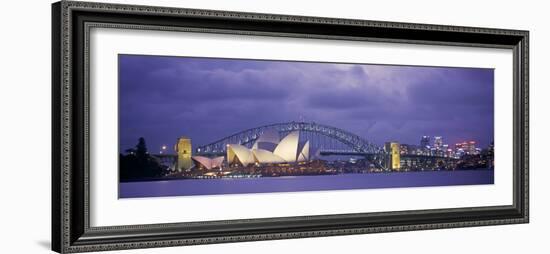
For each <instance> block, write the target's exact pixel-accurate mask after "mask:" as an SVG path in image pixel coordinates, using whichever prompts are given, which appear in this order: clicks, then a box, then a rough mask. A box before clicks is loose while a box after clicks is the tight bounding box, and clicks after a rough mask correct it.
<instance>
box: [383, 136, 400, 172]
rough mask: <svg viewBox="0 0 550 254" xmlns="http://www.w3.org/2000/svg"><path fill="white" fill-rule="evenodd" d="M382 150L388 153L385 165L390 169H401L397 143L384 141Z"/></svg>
mask: <svg viewBox="0 0 550 254" xmlns="http://www.w3.org/2000/svg"><path fill="white" fill-rule="evenodd" d="M384 150H386V153H388V158H387V160H386V161H387V165H386V166H387V167H388V168H389V169H391V170H396V171H399V170H401V157H400V155H399V143H397V142H386V145H385V146H384Z"/></svg>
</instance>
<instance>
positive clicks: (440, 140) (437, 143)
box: [434, 136, 443, 150]
mask: <svg viewBox="0 0 550 254" xmlns="http://www.w3.org/2000/svg"><path fill="white" fill-rule="evenodd" d="M434 147H435V149H436V150H440V149H441V148H443V138H442V137H441V136H436V137H434Z"/></svg>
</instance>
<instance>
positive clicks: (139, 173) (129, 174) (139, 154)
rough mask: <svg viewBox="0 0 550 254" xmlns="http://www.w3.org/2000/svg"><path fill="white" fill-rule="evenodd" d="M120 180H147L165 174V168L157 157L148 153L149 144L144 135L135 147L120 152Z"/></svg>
mask: <svg viewBox="0 0 550 254" xmlns="http://www.w3.org/2000/svg"><path fill="white" fill-rule="evenodd" d="M119 164H120V165H119V166H120V181H123V182H124V181H131V180H146V179H151V178H157V177H161V176H163V172H164V168H163V166H162V165H160V164H159V163H158V161H157V160H155V158H153V157H152V156H150V155H149V154H148V153H147V145H146V143H145V139H144V138H143V137H141V138H139V139H138V143H137V145H136V146H135V148H133V149H128V150H126V154H125V155H123V154H120V160H119Z"/></svg>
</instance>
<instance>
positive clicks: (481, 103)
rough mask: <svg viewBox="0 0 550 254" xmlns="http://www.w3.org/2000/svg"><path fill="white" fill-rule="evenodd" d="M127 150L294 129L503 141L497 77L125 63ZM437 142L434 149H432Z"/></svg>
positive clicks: (189, 61)
mask: <svg viewBox="0 0 550 254" xmlns="http://www.w3.org/2000/svg"><path fill="white" fill-rule="evenodd" d="M119 65H120V69H119V93H120V94H119V99H120V101H119V104H120V111H119V114H120V122H119V124H120V126H119V128H120V132H119V133H120V151H121V152H122V151H124V150H125V149H127V148H131V147H133V146H134V145H135V143H136V140H137V138H139V137H144V138H145V139H146V140H147V143H148V147H149V148H150V149H151V150H152V151H155V150H157V149H160V147H161V146H163V145H168V146H172V145H173V144H174V143H175V141H176V139H177V138H178V137H180V136H184V135H185V136H189V137H190V138H192V139H193V143H194V144H197V145H201V144H206V143H209V142H212V141H215V140H217V139H219V138H222V137H224V136H228V135H231V134H234V133H236V132H239V131H241V130H244V129H249V128H253V127H257V126H261V125H265V124H270V123H276V122H290V121H307V122H318V123H326V124H330V125H331V126H335V127H338V128H341V129H346V130H348V131H350V132H352V133H355V134H357V135H359V136H361V137H363V138H365V139H367V140H369V141H371V142H372V143H375V144H377V145H380V146H382V145H383V144H384V142H387V141H390V140H396V141H399V142H400V143H403V144H412V145H417V144H419V143H420V138H421V137H422V136H425V135H426V136H430V137H432V138H433V137H434V136H442V137H443V139H444V140H443V143H445V144H449V146H451V145H453V146H454V144H455V143H458V142H461V141H465V140H476V142H478V147H482V148H483V147H487V146H489V144H490V143H491V142H492V141H493V135H494V132H493V127H494V126H493V117H494V115H493V101H494V100H493V95H494V94H493V70H492V69H474V68H443V67H417V66H390V65H366V64H360V65H359V64H333V63H311V62H285V61H262V60H236V59H214V58H188V57H163V56H137V55H120V56H119ZM432 142H433V140H432Z"/></svg>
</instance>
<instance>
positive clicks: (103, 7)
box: [52, 1, 529, 253]
mask: <svg viewBox="0 0 550 254" xmlns="http://www.w3.org/2000/svg"><path fill="white" fill-rule="evenodd" d="M93 27H102V28H117V29H141V30H157V31H158V30H162V31H192V32H206V33H229V34H244V35H257V36H275V37H296V38H317V39H333V40H356V41H375V42H392V43H406V44H424V45H451V46H468V47H481V48H505V49H511V50H513V55H514V59H513V69H514V70H513V71H514V75H513V79H514V80H513V87H514V92H513V94H514V96H513V97H514V98H513V100H514V101H513V112H511V113H513V119H514V120H513V132H514V134H513V137H510V138H513V146H514V147H513V149H514V151H513V171H514V179H513V181H514V184H513V186H514V187H513V188H514V191H513V205H510V206H489V207H464V208H453V209H430V210H413V211H399V212H376V213H355V214H340V215H319V216H296V217H284V218H263V219H242V220H226V221H208V222H206V221H205V222H181V223H170V224H147V225H129V226H126V225H121V226H111V227H91V226H90V223H89V220H90V219H89V216H90V213H89V204H90V193H89V173H90V172H89V131H88V130H89V104H90V102H89V76H88V75H89V71H90V69H89V63H88V59H89V57H88V55H89V43H90V42H89V31H90V29H91V28H93ZM528 38H529V32H528V31H519V30H505V29H491V28H476V27H459V26H443V25H428V24H412V23H396V22H382V21H366V20H351V19H335V18H320V17H304V16H288V15H274V14H258V13H243V12H228V11H212V10H197V9H181V8H167V7H153V6H136V5H122V4H106V3H89V2H73V1H61V2H57V3H54V4H53V5H52V250H54V251H56V252H60V253H74V252H89V251H103V250H119V249H133V248H151V247H166V246H180V245H193V244H209V243H225V242H238V241H259V240H275V239H287V238H300V237H321V236H334V235H346V234H365V233H378V232H394V231H405V230H424V229H439V228H453V227H471V226H485V225H500V224H514V223H527V222H528V221H529V173H528V168H529V133H528V130H529V97H528V94H529V90H528V83H529V74H528V73H529V47H528Z"/></svg>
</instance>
